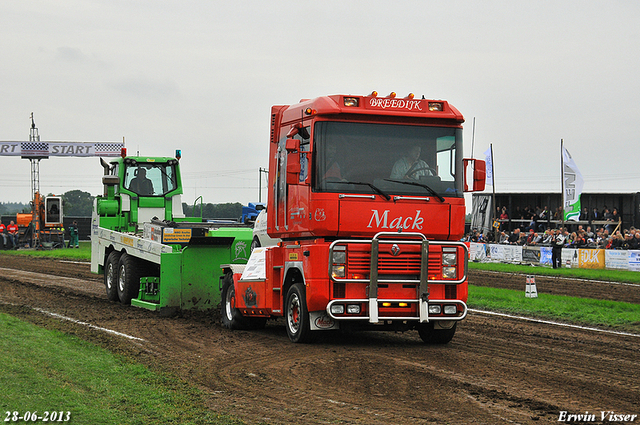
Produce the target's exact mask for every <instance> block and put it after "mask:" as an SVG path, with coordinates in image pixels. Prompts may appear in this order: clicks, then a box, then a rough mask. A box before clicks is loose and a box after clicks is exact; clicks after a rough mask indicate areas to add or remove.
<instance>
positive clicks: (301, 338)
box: [284, 283, 311, 343]
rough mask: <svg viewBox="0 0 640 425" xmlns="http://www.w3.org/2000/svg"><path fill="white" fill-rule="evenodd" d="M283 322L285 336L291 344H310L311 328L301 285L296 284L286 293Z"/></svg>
mask: <svg viewBox="0 0 640 425" xmlns="http://www.w3.org/2000/svg"><path fill="white" fill-rule="evenodd" d="M285 308H286V313H285V316H284V317H285V321H286V324H287V325H286V326H287V334H288V335H289V339H290V340H291V342H296V343H297V342H310V341H311V328H310V326H309V312H308V311H307V301H306V297H305V290H304V286H303V285H302V283H296V284H294V285H293V286H291V288H289V291H288V292H287V299H286V301H285Z"/></svg>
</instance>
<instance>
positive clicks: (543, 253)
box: [540, 246, 552, 266]
mask: <svg viewBox="0 0 640 425" xmlns="http://www.w3.org/2000/svg"><path fill="white" fill-rule="evenodd" d="M540 264H544V265H548V266H550V265H551V264H552V262H551V247H550V246H541V247H540Z"/></svg>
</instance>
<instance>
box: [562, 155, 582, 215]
mask: <svg viewBox="0 0 640 425" xmlns="http://www.w3.org/2000/svg"><path fill="white" fill-rule="evenodd" d="M562 163H563V164H564V165H563V168H562V180H563V181H564V193H563V194H562V202H563V208H564V220H565V221H569V220H573V221H578V220H579V218H580V210H581V208H580V195H581V194H582V187H583V186H584V180H583V179H582V174H580V170H578V167H577V166H576V163H575V162H574V161H573V158H571V155H570V154H569V151H568V150H567V149H566V148H565V147H564V145H563V146H562Z"/></svg>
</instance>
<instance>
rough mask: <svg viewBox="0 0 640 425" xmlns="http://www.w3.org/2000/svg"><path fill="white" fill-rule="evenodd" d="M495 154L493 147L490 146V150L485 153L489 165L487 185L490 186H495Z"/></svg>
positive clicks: (485, 159)
mask: <svg viewBox="0 0 640 425" xmlns="http://www.w3.org/2000/svg"><path fill="white" fill-rule="evenodd" d="M492 158H493V152H492V146H489V149H487V150H486V151H485V152H484V161H485V163H486V164H487V174H486V175H487V179H486V180H487V183H486V184H487V185H489V186H493V161H492Z"/></svg>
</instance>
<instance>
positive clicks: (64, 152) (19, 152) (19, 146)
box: [0, 141, 124, 157]
mask: <svg viewBox="0 0 640 425" xmlns="http://www.w3.org/2000/svg"><path fill="white" fill-rule="evenodd" d="M123 147H124V143H122V142H64V141H60V142H0V156H23V157H49V156H120V149H122V148H123Z"/></svg>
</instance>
